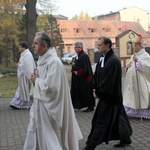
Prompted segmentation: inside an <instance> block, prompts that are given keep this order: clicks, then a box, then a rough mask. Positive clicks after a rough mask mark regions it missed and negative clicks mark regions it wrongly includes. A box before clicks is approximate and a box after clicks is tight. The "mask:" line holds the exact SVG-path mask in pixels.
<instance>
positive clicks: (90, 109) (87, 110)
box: [83, 108, 94, 112]
mask: <svg viewBox="0 0 150 150" xmlns="http://www.w3.org/2000/svg"><path fill="white" fill-rule="evenodd" d="M91 111H94V108H87V109H86V110H83V112H91Z"/></svg>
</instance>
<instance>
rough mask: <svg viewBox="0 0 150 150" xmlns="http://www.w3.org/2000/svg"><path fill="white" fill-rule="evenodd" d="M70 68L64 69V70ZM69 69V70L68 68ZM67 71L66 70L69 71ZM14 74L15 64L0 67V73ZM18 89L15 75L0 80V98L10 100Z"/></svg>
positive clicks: (69, 77) (69, 79) (69, 75)
mask: <svg viewBox="0 0 150 150" xmlns="http://www.w3.org/2000/svg"><path fill="white" fill-rule="evenodd" d="M69 67H70V66H67V67H65V68H66V70H67V69H68V68H69ZM69 69H70V68H69ZM69 69H68V70H69ZM122 71H123V76H125V69H123V70H122ZM4 72H5V73H8V74H9V73H11V72H13V73H15V72H16V63H13V64H11V65H10V66H9V67H7V68H6V67H4V66H2V65H0V73H4ZM68 72H69V73H68V81H69V85H71V74H70V70H69V71H68ZM17 87H18V79H17V76H16V75H13V76H12V75H5V77H2V78H0V97H1V98H12V97H14V95H15V92H16V90H17Z"/></svg>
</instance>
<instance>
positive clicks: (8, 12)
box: [0, 0, 23, 66]
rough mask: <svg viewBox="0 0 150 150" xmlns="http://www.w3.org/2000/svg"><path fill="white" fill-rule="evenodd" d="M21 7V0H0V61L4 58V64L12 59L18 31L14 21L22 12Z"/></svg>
mask: <svg viewBox="0 0 150 150" xmlns="http://www.w3.org/2000/svg"><path fill="white" fill-rule="evenodd" d="M22 7H23V1H21V0H8V1H5V0H1V1H0V34H1V36H0V45H1V47H0V53H1V58H0V62H1V63H2V60H4V63H5V65H6V66H8V64H9V63H10V61H11V60H13V59H14V57H13V55H12V54H13V50H14V49H13V48H14V47H15V45H16V43H17V32H18V30H17V29H16V22H15V21H16V19H18V15H19V14H20V13H22V9H20V8H22ZM6 18H7V19H6ZM10 56H12V57H10Z"/></svg>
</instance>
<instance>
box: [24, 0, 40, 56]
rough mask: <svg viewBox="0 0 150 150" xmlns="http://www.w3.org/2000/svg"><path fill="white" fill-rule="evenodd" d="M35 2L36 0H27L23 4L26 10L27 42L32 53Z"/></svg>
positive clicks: (34, 31)
mask: <svg viewBox="0 0 150 150" xmlns="http://www.w3.org/2000/svg"><path fill="white" fill-rule="evenodd" d="M36 3H37V0H27V1H26V4H25V7H26V11H27V43H28V45H29V49H30V51H31V52H32V53H33V49H32V43H33V39H34V36H35V33H36V20H37V12H36Z"/></svg>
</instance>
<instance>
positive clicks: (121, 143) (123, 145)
mask: <svg viewBox="0 0 150 150" xmlns="http://www.w3.org/2000/svg"><path fill="white" fill-rule="evenodd" d="M131 143H132V141H131V140H128V141H124V140H120V141H119V143H118V144H115V145H114V146H115V147H125V146H126V145H129V144H131Z"/></svg>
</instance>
